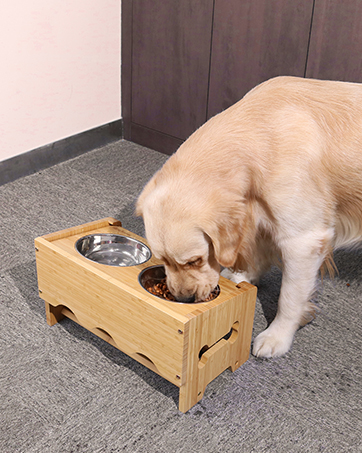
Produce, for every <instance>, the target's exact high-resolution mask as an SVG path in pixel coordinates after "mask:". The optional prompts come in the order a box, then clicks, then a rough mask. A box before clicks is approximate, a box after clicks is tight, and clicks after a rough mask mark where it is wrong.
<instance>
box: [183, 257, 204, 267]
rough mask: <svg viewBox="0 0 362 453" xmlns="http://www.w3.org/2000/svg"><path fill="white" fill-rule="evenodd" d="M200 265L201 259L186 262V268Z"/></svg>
mask: <svg viewBox="0 0 362 453" xmlns="http://www.w3.org/2000/svg"><path fill="white" fill-rule="evenodd" d="M201 263H202V258H197V259H196V260H192V261H188V262H187V266H190V267H195V266H200V264H201Z"/></svg>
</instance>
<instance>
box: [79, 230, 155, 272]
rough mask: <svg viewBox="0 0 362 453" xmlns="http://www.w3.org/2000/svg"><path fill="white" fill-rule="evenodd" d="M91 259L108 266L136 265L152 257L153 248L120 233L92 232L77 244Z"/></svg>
mask: <svg viewBox="0 0 362 453" xmlns="http://www.w3.org/2000/svg"><path fill="white" fill-rule="evenodd" d="M75 248H76V249H77V250H78V252H79V253H80V254H81V255H83V256H84V257H85V258H88V259H89V260H92V261H95V262H97V263H100V264H107V265H108V266H124V267H125V266H135V265H137V264H142V263H145V262H146V261H148V260H149V259H150V258H151V255H152V253H151V250H150V249H149V248H148V247H147V245H145V244H143V243H142V242H140V241H137V240H136V239H133V238H130V237H127V236H121V235H119V234H90V235H88V236H84V237H82V238H80V239H78V241H77V242H76V244H75Z"/></svg>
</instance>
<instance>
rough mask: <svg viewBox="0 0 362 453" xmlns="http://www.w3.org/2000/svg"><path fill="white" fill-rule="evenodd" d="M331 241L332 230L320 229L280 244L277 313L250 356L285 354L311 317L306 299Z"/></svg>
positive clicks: (313, 287)
mask: <svg viewBox="0 0 362 453" xmlns="http://www.w3.org/2000/svg"><path fill="white" fill-rule="evenodd" d="M332 238H333V230H332V229H324V230H319V231H315V232H309V233H304V234H303V235H299V236H297V237H294V238H288V239H287V240H284V241H282V243H281V244H280V249H281V253H282V260H283V278H282V286H281V291H280V296H279V301H278V311H277V315H276V317H275V319H274V321H273V322H272V323H271V324H270V326H269V327H268V328H267V329H266V330H265V331H264V332H262V333H261V334H259V335H258V336H257V337H256V339H255V340H254V345H253V354H254V355H256V356H258V357H277V356H281V355H283V354H285V353H286V352H288V351H289V349H290V347H291V345H292V342H293V338H294V334H295V332H296V331H297V330H298V328H299V327H300V326H301V325H304V324H306V321H307V320H310V319H311V318H312V313H311V306H312V305H311V303H310V298H311V296H312V294H313V293H314V291H315V287H316V282H317V277H318V272H319V269H320V267H321V265H322V263H323V261H324V259H325V257H326V255H327V253H328V250H329V244H330V241H331V240H332Z"/></svg>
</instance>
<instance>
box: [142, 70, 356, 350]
mask: <svg viewBox="0 0 362 453" xmlns="http://www.w3.org/2000/svg"><path fill="white" fill-rule="evenodd" d="M136 213H137V214H138V215H142V216H143V220H144V224H145V231H146V237H147V240H148V242H149V244H150V247H151V249H152V251H153V253H154V255H155V256H156V257H157V258H160V259H161V260H163V262H164V264H165V270H166V276H167V284H168V286H169V289H170V291H171V292H172V293H173V294H174V296H175V297H176V298H177V299H178V300H180V301H184V302H189V301H191V300H195V301H200V300H202V299H203V298H205V297H206V296H207V295H208V294H209V293H210V291H212V290H213V288H214V287H215V286H216V285H217V283H218V279H219V272H220V265H221V266H223V267H224V268H226V270H224V271H223V272H224V273H225V275H226V276H228V277H229V278H231V279H232V280H233V281H235V282H240V281H242V280H245V281H249V282H251V283H255V284H257V282H258V280H259V278H260V276H261V275H262V274H263V273H264V272H265V271H267V270H268V269H269V268H270V266H271V265H272V264H274V263H279V264H280V267H281V269H282V273H283V277H282V285H281V292H280V297H279V301H278V310H277V314H276V317H275V319H274V321H273V322H272V323H271V324H270V326H269V327H268V328H267V329H266V330H265V331H264V332H262V333H261V334H259V335H258V336H257V337H256V339H255V340H254V343H253V354H254V355H256V356H259V357H275V356H280V355H282V354H285V353H286V352H287V351H288V350H289V349H290V347H291V344H292V341H293V338H294V334H295V332H296V331H297V330H298V328H299V327H300V326H302V325H304V324H305V323H307V322H309V321H310V320H311V319H312V318H313V315H314V309H313V305H312V304H311V303H310V299H311V296H312V295H313V293H314V291H315V288H316V283H317V279H318V273H319V270H320V269H321V268H323V266H324V265H327V267H328V268H329V269H331V268H332V269H333V259H332V252H333V250H334V249H336V248H340V247H346V246H349V247H350V246H354V245H356V244H357V243H358V242H360V241H361V240H362V84H355V83H347V82H333V81H321V80H311V79H303V78H297V77H277V78H274V79H271V80H269V81H267V82H264V83H262V84H260V85H259V86H257V87H256V88H254V89H253V90H251V91H250V92H249V93H248V94H247V95H246V96H245V97H244V98H243V99H242V100H241V101H239V102H238V103H236V104H235V105H233V106H232V107H230V108H228V109H227V110H225V111H224V112H222V113H220V114H218V115H216V116H215V117H213V118H211V119H210V120H209V121H207V122H206V123H205V124H204V125H203V126H202V127H200V128H199V129H198V130H197V131H196V132H195V133H194V134H192V135H191V136H190V137H189V138H188V139H187V140H186V141H185V142H184V143H183V144H182V146H181V147H180V148H179V149H178V151H177V152H176V153H175V154H174V155H173V156H171V157H170V158H169V159H168V160H167V162H166V163H165V164H164V166H163V167H162V168H161V170H159V171H158V172H157V173H156V174H155V175H154V177H153V178H152V179H151V180H150V182H149V183H148V184H147V185H146V187H145V188H144V190H143V192H142V193H141V195H140V197H139V199H138V201H137V207H136Z"/></svg>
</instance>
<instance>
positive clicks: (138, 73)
mask: <svg viewBox="0 0 362 453" xmlns="http://www.w3.org/2000/svg"><path fill="white" fill-rule="evenodd" d="M212 12H213V0H198V1H195V0H168V1H167V2H165V1H164V0H152V1H149V0H134V1H133V20H132V27H133V31H132V45H133V50H132V107H131V108H132V114H131V118H132V120H131V121H132V123H135V124H139V125H142V126H144V127H147V128H149V129H154V130H156V131H159V132H162V133H164V134H167V135H170V136H172V137H176V138H179V139H185V138H187V137H188V136H189V135H190V134H191V133H192V132H194V130H195V129H196V128H198V127H199V126H200V125H201V124H203V123H204V122H205V121H206V106H207V90H208V77H209V57H210V43H211V29H212Z"/></svg>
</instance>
